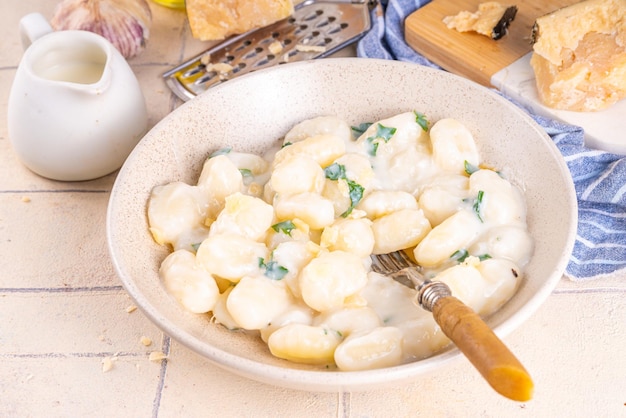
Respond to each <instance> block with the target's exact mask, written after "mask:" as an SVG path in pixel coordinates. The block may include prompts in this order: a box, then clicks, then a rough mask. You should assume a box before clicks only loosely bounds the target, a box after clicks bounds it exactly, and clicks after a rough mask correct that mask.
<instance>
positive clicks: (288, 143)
mask: <svg viewBox="0 0 626 418" xmlns="http://www.w3.org/2000/svg"><path fill="white" fill-rule="evenodd" d="M292 144H293V143H292V142H289V141H287V142H285V143H284V144H283V145H282V146H281V147H280V149H283V148H285V147H288V146H289V145H292Z"/></svg>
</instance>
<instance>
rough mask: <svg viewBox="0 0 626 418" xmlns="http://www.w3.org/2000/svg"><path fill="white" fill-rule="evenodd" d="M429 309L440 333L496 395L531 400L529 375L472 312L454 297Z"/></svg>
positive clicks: (445, 298)
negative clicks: (455, 347)
mask: <svg viewBox="0 0 626 418" xmlns="http://www.w3.org/2000/svg"><path fill="white" fill-rule="evenodd" d="M432 308H433V309H432V312H433V316H434V318H435V321H436V322H437V324H439V326H440V327H441V329H442V331H443V332H444V334H445V335H446V336H447V337H448V338H450V340H452V342H454V344H456V346H457V347H458V348H459V350H461V352H462V353H463V354H465V356H466V357H467V358H468V359H469V361H470V362H471V363H472V364H473V365H474V367H476V369H477V370H478V371H479V372H480V374H482V375H483V377H484V378H485V380H487V382H488V383H489V384H490V385H491V387H492V388H493V389H495V391H496V392H498V393H500V394H501V395H503V396H505V397H507V398H509V399H513V400H515V401H527V400H530V399H531V398H532V395H533V388H534V384H533V381H532V379H531V377H530V375H529V374H528V372H527V371H526V369H525V368H524V366H522V364H521V363H520V362H519V360H518V359H517V358H516V357H515V355H513V353H511V351H510V350H509V349H508V348H507V347H506V346H505V345H504V343H503V342H502V341H501V340H500V338H498V336H497V335H496V334H495V333H494V332H493V330H492V329H491V328H489V326H488V325H487V324H485V322H484V321H483V320H482V319H481V317H480V316H479V315H478V314H477V313H476V312H474V311H473V310H472V309H471V308H470V307H468V306H467V305H465V304H464V303H463V302H461V301H460V300H459V299H457V298H455V297H454V296H446V297H442V298H439V299H438V300H437V301H436V302H435V303H434V305H433V307H432Z"/></svg>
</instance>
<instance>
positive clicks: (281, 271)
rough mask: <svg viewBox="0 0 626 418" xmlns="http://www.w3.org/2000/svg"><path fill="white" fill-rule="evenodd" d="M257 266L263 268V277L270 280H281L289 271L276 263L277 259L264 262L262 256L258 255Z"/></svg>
mask: <svg viewBox="0 0 626 418" xmlns="http://www.w3.org/2000/svg"><path fill="white" fill-rule="evenodd" d="M259 268H261V269H263V270H265V272H264V273H263V274H264V275H265V277H267V278H270V279H272V280H282V278H283V277H285V275H286V274H287V273H289V270H287V268H286V267H283V266H281V265H280V264H278V262H277V261H274V260H270V261H268V262H267V263H266V262H265V260H264V259H263V258H262V257H259Z"/></svg>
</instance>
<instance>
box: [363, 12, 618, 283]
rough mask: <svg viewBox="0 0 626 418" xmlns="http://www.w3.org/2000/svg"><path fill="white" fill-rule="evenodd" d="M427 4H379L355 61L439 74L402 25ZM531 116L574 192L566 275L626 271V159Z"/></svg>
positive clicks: (580, 132)
mask: <svg viewBox="0 0 626 418" xmlns="http://www.w3.org/2000/svg"><path fill="white" fill-rule="evenodd" d="M429 2H430V0H388V1H380V2H379V4H378V6H377V7H376V8H375V9H374V10H373V11H372V21H373V22H372V23H373V27H372V30H371V31H370V32H369V33H368V34H367V35H366V36H365V37H364V38H363V39H361V40H360V41H359V44H358V46H357V55H358V56H359V57H365V58H383V59H393V60H399V61H407V62H413V63H418V64H421V65H425V66H429V67H435V68H437V66H436V65H435V64H433V63H432V62H430V61H429V60H427V59H426V58H424V57H423V56H422V55H420V54H418V53H417V52H415V51H414V50H413V49H412V48H411V47H410V46H409V45H407V43H406V42H405V41H404V19H405V18H406V17H407V16H408V15H409V14H411V13H412V12H414V11H415V10H416V9H418V8H420V7H422V6H424V5H426V4H427V3H429ZM524 110H526V111H528V109H524ZM530 116H531V117H532V118H533V119H534V120H535V121H536V122H537V123H538V124H539V125H540V126H542V127H543V128H544V129H545V131H546V133H547V134H548V135H549V136H550V137H551V138H552V140H553V141H554V143H555V144H556V146H557V148H558V149H559V150H560V151H561V154H562V155H563V158H564V159H565V162H566V163H567V166H568V168H569V170H570V172H571V174H572V178H573V180H574V186H575V188H576V196H577V198H578V213H579V215H578V232H577V236H576V243H575V245H574V251H573V253H572V256H571V258H570V261H569V263H568V265H567V269H566V275H567V276H568V277H569V278H571V279H572V280H584V279H591V278H595V277H599V276H602V275H606V274H610V273H613V272H615V271H617V270H619V269H622V268H624V267H626V158H625V157H623V156H619V155H615V154H610V153H607V152H603V151H597V150H592V149H589V148H586V147H585V146H584V145H583V139H584V132H583V129H582V128H579V127H576V126H572V125H566V124H563V123H560V122H557V121H554V120H551V119H548V118H544V117H541V116H537V115H534V114H531V115H530ZM624 135H625V136H626V133H625V134H624Z"/></svg>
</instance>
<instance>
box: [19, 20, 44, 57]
mask: <svg viewBox="0 0 626 418" xmlns="http://www.w3.org/2000/svg"><path fill="white" fill-rule="evenodd" d="M19 28H20V39H21V41H22V48H24V50H26V48H28V47H29V46H30V45H31V44H32V43H33V42H35V41H36V40H37V39H39V38H41V37H42V36H44V35H47V34H48V33H50V32H52V26H50V23H48V20H47V19H46V18H45V17H44V15H42V14H41V13H29V14H27V15H26V16H24V17H22V18H21V19H20V25H19Z"/></svg>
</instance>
